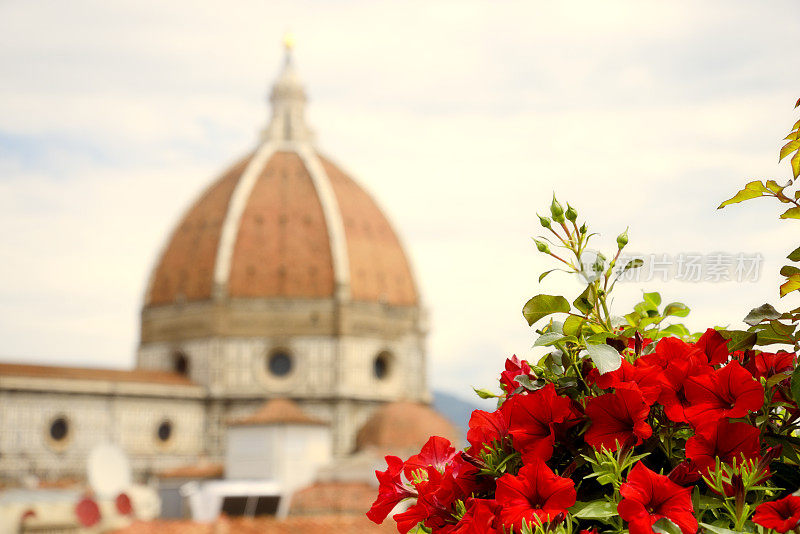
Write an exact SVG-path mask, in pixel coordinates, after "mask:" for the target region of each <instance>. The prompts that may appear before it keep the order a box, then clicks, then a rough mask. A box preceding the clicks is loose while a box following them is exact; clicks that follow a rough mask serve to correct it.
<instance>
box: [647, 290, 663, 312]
mask: <svg viewBox="0 0 800 534" xmlns="http://www.w3.org/2000/svg"><path fill="white" fill-rule="evenodd" d="M644 301H645V302H646V303H647V304H649V305H650V306H652V307H653V308H654V309H658V307H659V306H661V295H660V294H658V293H645V294H644Z"/></svg>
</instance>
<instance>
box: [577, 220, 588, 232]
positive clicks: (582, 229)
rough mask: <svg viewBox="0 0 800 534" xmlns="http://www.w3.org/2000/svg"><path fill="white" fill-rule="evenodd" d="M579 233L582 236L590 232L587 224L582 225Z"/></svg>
mask: <svg viewBox="0 0 800 534" xmlns="http://www.w3.org/2000/svg"><path fill="white" fill-rule="evenodd" d="M578 231H579V232H580V233H581V234H585V233H586V232H587V231H589V229H588V228H586V223H583V224H582V225H581V227H580V228H578Z"/></svg>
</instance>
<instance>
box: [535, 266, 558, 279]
mask: <svg viewBox="0 0 800 534" xmlns="http://www.w3.org/2000/svg"><path fill="white" fill-rule="evenodd" d="M557 270H558V269H550V270H549V271H545V272H543V273H542V274H540V275H539V281H540V282H541V281H542V280H544V277H545V276H547V275H548V274H550V273H552V272H553V271H557Z"/></svg>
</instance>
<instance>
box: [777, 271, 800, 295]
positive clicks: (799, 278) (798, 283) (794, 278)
mask: <svg viewBox="0 0 800 534" xmlns="http://www.w3.org/2000/svg"><path fill="white" fill-rule="evenodd" d="M798 289H800V274H793V275H791V276H790V277H788V278H787V279H786V281H785V282H784V283H782V284H781V288H780V292H781V297H785V296H786V295H788V294H789V293H791V292H792V291H797V290H798Z"/></svg>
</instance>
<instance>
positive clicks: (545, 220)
mask: <svg viewBox="0 0 800 534" xmlns="http://www.w3.org/2000/svg"><path fill="white" fill-rule="evenodd" d="M536 216H537V217H539V222H540V223H541V224H542V226H544V227H545V228H550V218H549V217H542V216H541V215H539V214H538V213H537V214H536Z"/></svg>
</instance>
